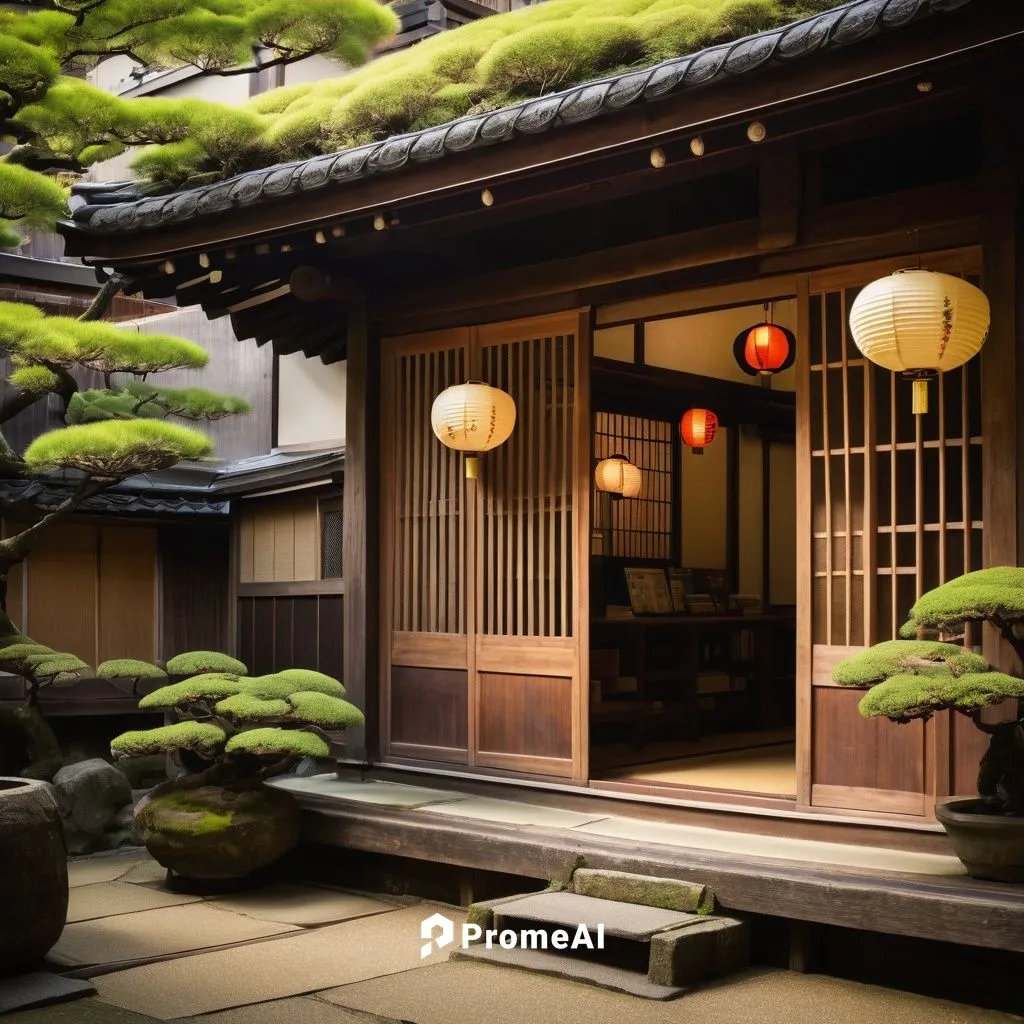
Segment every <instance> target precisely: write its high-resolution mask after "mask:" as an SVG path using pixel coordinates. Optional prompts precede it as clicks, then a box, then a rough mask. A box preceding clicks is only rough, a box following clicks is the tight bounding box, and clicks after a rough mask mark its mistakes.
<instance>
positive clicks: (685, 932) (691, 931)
mask: <svg viewBox="0 0 1024 1024" xmlns="http://www.w3.org/2000/svg"><path fill="white" fill-rule="evenodd" d="M749 963H750V928H749V927H748V925H747V923H746V922H745V921H737V920H735V919H733V918H729V917H704V918H701V919H700V920H699V921H698V922H697V923H696V924H694V925H691V926H689V927H686V928H679V929H675V930H672V931H667V932H659V933H658V934H657V935H654V936H652V937H651V958H650V963H649V966H648V970H647V977H648V980H649V981H651V982H652V983H654V984H657V985H695V984H697V983H698V982H701V981H705V980H707V979H710V978H720V977H722V975H725V974H732V973H733V972H735V971H739V970H742V969H743V968H744V967H746V966H748V965H749Z"/></svg>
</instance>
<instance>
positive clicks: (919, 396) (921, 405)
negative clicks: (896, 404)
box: [913, 378, 928, 416]
mask: <svg viewBox="0 0 1024 1024" xmlns="http://www.w3.org/2000/svg"><path fill="white" fill-rule="evenodd" d="M913 410H914V415H915V416H923V415H924V414H925V413H926V412H927V411H928V380H927V378H919V379H918V380H915V381H914V405H913Z"/></svg>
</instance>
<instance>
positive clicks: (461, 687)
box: [391, 665, 469, 763]
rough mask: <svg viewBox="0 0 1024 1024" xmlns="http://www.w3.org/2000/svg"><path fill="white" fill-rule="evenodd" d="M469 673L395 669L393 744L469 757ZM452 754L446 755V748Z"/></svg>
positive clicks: (461, 759)
mask: <svg viewBox="0 0 1024 1024" xmlns="http://www.w3.org/2000/svg"><path fill="white" fill-rule="evenodd" d="M468 691H469V675H468V673H467V672H466V671H465V670H464V669H438V668H406V667H401V666H398V665H396V666H393V667H392V669H391V740H392V744H409V745H412V746H420V747H428V748H432V749H433V750H434V751H435V753H434V756H435V757H437V758H438V759H444V760H457V761H459V762H461V763H465V761H466V751H467V744H468V725H469V711H468ZM445 750H447V751H450V756H448V757H443V751H445Z"/></svg>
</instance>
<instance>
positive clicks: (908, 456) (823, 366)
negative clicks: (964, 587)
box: [809, 288, 983, 646]
mask: <svg viewBox="0 0 1024 1024" xmlns="http://www.w3.org/2000/svg"><path fill="white" fill-rule="evenodd" d="M857 291H858V289H856V288H846V289H843V290H835V291H829V292H825V293H821V294H812V295H811V296H810V337H809V358H810V361H811V366H810V393H809V399H810V428H811V449H812V451H811V494H812V530H813V545H812V568H813V573H814V600H813V617H812V618H813V642H814V643H815V644H825V645H845V646H860V645H862V644H871V643H875V642H877V641H880V640H886V639H891V638H892V637H893V636H895V635H896V632H897V630H898V629H899V627H900V625H902V623H903V622H905V621H906V617H907V613H908V611H909V610H910V607H911V605H912V604H913V603H914V601H915V600H916V598H917V597H918V596H919V595H920V594H921V593H923V592H924V591H926V590H929V589H931V588H932V587H935V586H937V585H938V584H940V583H942V582H945V581H946V580H948V579H952V578H953V577H956V576H958V575H960V574H961V573H964V572H969V571H970V570H972V569H977V568H979V567H980V566H981V535H982V522H981V516H980V511H981V509H980V502H979V501H978V498H977V495H979V494H981V493H982V486H983V481H982V460H981V444H982V438H981V366H980V361H979V360H977V359H975V360H972V361H971V362H970V363H968V364H967V365H966V367H963V368H961V369H959V370H955V371H952V372H950V373H946V374H942V375H941V376H940V377H939V378H938V380H934V381H932V382H931V385H930V391H931V396H930V411H929V412H928V414H927V415H925V416H914V415H913V414H912V412H911V393H910V385H909V383H908V382H907V381H905V380H903V379H902V378H901V377H900V375H898V374H893V373H890V372H888V371H886V370H883V369H881V368H879V367H877V366H874V365H873V364H868V363H867V362H866V360H865V359H864V358H863V357H862V356H861V354H860V352H859V351H858V350H857V348H856V346H855V345H854V343H853V339H852V338H851V337H850V335H849V328H848V323H849V321H848V313H849V309H850V306H851V304H852V302H853V300H854V299H855V298H856V295H857ZM972 496H973V497H972Z"/></svg>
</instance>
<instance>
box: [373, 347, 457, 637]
mask: <svg viewBox="0 0 1024 1024" xmlns="http://www.w3.org/2000/svg"><path fill="white" fill-rule="evenodd" d="M466 361H467V353H466V351H465V350H464V349H461V348H453V349H448V350H444V351H436V352H412V353H409V354H407V355H402V356H400V357H399V358H398V359H397V360H396V362H395V380H394V394H395V399H396V401H395V403H394V407H393V408H392V409H391V410H390V412H391V414H392V415H393V416H394V434H393V436H394V437H396V438H398V439H400V440H399V443H397V444H395V446H394V452H393V456H392V464H391V465H390V466H388V467H385V469H384V472H386V473H390V474H392V477H391V481H392V486H393V487H394V489H395V494H394V499H393V500H394V507H395V509H396V511H397V521H396V522H395V524H394V531H395V535H394V538H393V541H392V543H393V545H394V549H393V550H394V570H393V571H394V578H393V579H392V586H391V592H392V594H393V595H394V597H393V602H394V603H393V606H392V628H393V629H395V630H404V631H414V632H423V633H464V632H465V631H466V587H465V575H466V558H465V550H466V532H465V530H466V526H465V522H464V516H463V514H462V510H463V508H464V504H465V487H466V484H465V475H464V473H463V469H462V464H461V462H460V460H459V456H458V455H457V453H455V452H453V451H452V450H451V449H449V448H446V447H445V446H444V445H442V444H440V443H439V442H438V440H437V438H436V437H434V434H433V431H432V430H431V428H430V407H431V405H432V404H433V401H434V398H435V397H436V396H437V395H439V394H440V393H441V392H442V391H443V390H444V389H445V388H447V387H450V386H451V385H452V384H459V383H462V382H463V381H464V380H466V376H467V374H466V369H467V366H466Z"/></svg>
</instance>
